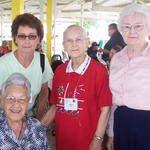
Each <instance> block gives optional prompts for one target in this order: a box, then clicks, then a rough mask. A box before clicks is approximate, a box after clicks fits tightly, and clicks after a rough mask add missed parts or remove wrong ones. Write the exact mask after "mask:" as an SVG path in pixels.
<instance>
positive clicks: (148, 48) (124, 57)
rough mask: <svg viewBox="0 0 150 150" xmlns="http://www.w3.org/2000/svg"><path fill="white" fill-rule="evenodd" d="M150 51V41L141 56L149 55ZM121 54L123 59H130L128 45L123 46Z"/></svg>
mask: <svg viewBox="0 0 150 150" xmlns="http://www.w3.org/2000/svg"><path fill="white" fill-rule="evenodd" d="M149 51H150V43H148V45H147V47H146V48H145V49H144V51H143V52H142V53H141V56H147V55H149ZM120 56H121V59H124V60H129V58H128V50H127V46H125V47H124V48H123V50H121V52H120Z"/></svg>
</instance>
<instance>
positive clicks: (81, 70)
mask: <svg viewBox="0 0 150 150" xmlns="http://www.w3.org/2000/svg"><path fill="white" fill-rule="evenodd" d="M90 62H91V58H90V57H89V56H86V58H85V59H84V62H83V63H82V64H81V65H80V66H79V67H78V68H77V69H76V70H75V71H74V70H73V69H72V60H70V61H69V63H68V65H67V68H66V73H71V72H75V73H78V74H81V75H83V74H84V72H85V71H86V70H87V68H88V66H89V64H90Z"/></svg>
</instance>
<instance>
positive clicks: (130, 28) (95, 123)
mask: <svg viewBox="0 0 150 150" xmlns="http://www.w3.org/2000/svg"><path fill="white" fill-rule="evenodd" d="M11 32H12V38H13V41H14V43H15V45H16V50H15V51H14V50H13V51H11V50H10V48H9V47H8V43H7V41H3V42H2V46H1V47H0V56H2V57H0V68H1V69H0V87H1V91H0V103H1V106H0V126H1V128H0V149H1V150H6V149H7V150H11V149H14V150H19V149H26V150H50V145H49V142H48V139H47V135H46V128H47V127H48V126H49V125H50V124H51V123H52V122H53V121H54V120H55V132H56V150H106V149H107V150H149V149H150V142H149V139H150V134H149V132H148V131H150V119H149V118H150V117H149V116H150V102H149V97H150V94H149V93H150V92H149V91H150V85H149V82H150V75H149V74H150V67H149V64H150V44H149V42H148V41H147V39H148V38H149V37H150V11H149V8H147V7H146V6H143V5H141V4H132V5H129V6H127V7H125V9H124V10H123V11H122V12H121V13H120V17H119V21H118V24H116V23H112V24H110V25H109V26H108V35H109V36H110V39H109V40H108V41H107V42H106V44H105V45H104V46H103V47H102V45H100V44H99V43H97V42H95V41H93V42H92V43H91V44H89V43H90V39H89V37H88V34H87V32H86V31H85V30H84V29H83V28H82V27H81V26H78V25H71V26H69V27H67V29H66V30H65V31H64V33H63V42H62V44H63V47H64V51H65V52H64V53H63V55H64V54H65V53H67V55H68V57H66V58H68V59H65V60H64V59H63V58H62V57H61V55H57V54H55V55H53V56H52V58H51V62H50V63H49V62H48V59H47V56H46V55H45V54H44V53H43V51H42V45H41V41H42V39H43V36H44V31H43V25H42V23H41V21H40V20H39V19H38V18H37V17H35V16H34V15H32V14H29V13H24V14H21V15H18V16H17V17H16V18H15V19H14V21H13V23H12V26H11ZM146 38H147V39H146ZM3 55H4V56H3ZM104 143H105V144H104ZM106 145H107V148H106Z"/></svg>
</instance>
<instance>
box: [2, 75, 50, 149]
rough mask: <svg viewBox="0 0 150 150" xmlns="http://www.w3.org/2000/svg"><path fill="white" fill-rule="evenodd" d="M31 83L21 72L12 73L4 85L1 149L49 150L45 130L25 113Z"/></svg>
mask: <svg viewBox="0 0 150 150" xmlns="http://www.w3.org/2000/svg"><path fill="white" fill-rule="evenodd" d="M30 95H31V85H30V82H29V80H28V79H27V78H26V77H25V76H24V75H22V74H20V73H13V74H12V75H10V76H9V78H8V79H7V80H6V81H5V82H4V83H3V84H2V86H1V97H0V98H1V104H2V107H3V110H2V109H1V110H0V149H1V150H50V147H49V144H48V140H47V137H46V129H45V127H44V126H42V125H41V123H40V122H39V121H38V120H36V119H34V118H32V117H29V116H27V115H25V114H26V111H27V107H28V104H29V101H30V98H31V97H30Z"/></svg>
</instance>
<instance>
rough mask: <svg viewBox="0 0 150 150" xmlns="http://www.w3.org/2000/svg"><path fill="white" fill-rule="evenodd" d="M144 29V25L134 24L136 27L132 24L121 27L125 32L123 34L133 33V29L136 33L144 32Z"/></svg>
mask: <svg viewBox="0 0 150 150" xmlns="http://www.w3.org/2000/svg"><path fill="white" fill-rule="evenodd" d="M143 27H144V25H143V24H134V25H131V24H123V25H122V26H121V30H122V31H123V32H128V31H131V29H132V28H133V29H134V31H137V32H138V31H141V30H143Z"/></svg>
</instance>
